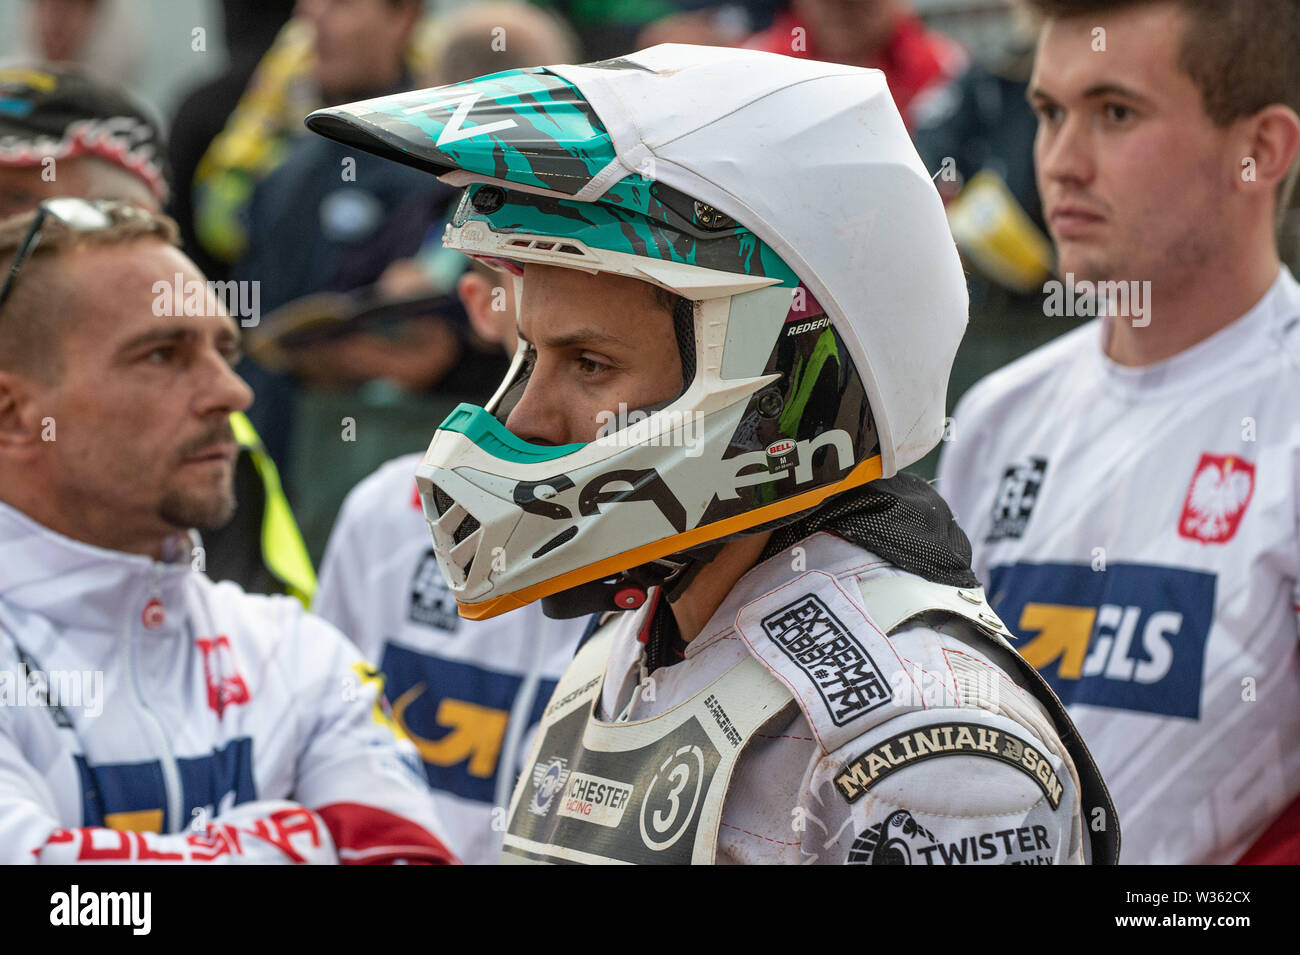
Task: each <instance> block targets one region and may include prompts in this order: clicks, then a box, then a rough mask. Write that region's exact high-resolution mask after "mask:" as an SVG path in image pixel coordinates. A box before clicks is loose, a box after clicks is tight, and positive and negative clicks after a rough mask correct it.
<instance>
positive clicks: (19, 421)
mask: <svg viewBox="0 0 1300 955" xmlns="http://www.w3.org/2000/svg"><path fill="white" fill-rule="evenodd" d="M37 405H38V402H37V401H36V389H35V387H34V385H33V383H32V381H31V379H29V378H26V377H24V376H22V375H18V374H14V373H13V372H8V371H0V457H3V458H9V459H10V460H13V459H15V458H20V459H23V460H26V459H29V458H31V457H32V456H33V455H35V454H36V453H37V452H38V451H39V450H40V447H41V445H42V444H43V443H44V442H46V441H52V440H54V428H55V423H54V421H53V420H51V419H48V418H44V417H42V415H41V413H40V409H39V407H38V406H37Z"/></svg>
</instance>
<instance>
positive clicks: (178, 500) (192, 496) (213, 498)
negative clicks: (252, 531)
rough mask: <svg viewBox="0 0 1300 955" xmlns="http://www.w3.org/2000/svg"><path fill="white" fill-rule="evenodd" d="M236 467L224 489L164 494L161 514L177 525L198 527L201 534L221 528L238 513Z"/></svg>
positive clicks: (159, 514)
mask: <svg viewBox="0 0 1300 955" xmlns="http://www.w3.org/2000/svg"><path fill="white" fill-rule="evenodd" d="M236 507H237V501H236V500H235V490H234V469H233V468H232V469H231V479H230V481H229V482H228V483H227V485H226V486H225V487H223V488H219V489H217V490H216V491H214V492H213V493H212V494H210V495H200V494H196V493H194V492H192V491H191V492H183V491H179V490H175V489H171V490H168V491H167V492H166V493H164V494H163V498H162V501H161V502H160V503H159V505H158V516H159V517H160V518H161V519H162V520H164V521H166V522H167V523H168V524H170V525H172V526H173V527H177V528H181V529H188V528H191V527H192V528H194V529H195V530H197V531H199V532H200V533H209V532H211V531H216V530H220V529H221V528H223V527H225V526H226V525H227V524H229V523H230V519H231V518H232V517H234V516H235V508H236Z"/></svg>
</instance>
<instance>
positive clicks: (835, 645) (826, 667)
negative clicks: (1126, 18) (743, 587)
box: [762, 594, 893, 726]
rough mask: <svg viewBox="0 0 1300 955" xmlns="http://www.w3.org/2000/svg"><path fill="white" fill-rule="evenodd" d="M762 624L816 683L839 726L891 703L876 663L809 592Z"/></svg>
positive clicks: (882, 676)
mask: <svg viewBox="0 0 1300 955" xmlns="http://www.w3.org/2000/svg"><path fill="white" fill-rule="evenodd" d="M762 626H763V632H764V633H766V634H767V636H768V639H769V640H771V641H772V642H773V643H774V644H776V646H777V647H779V648H780V649H781V651H782V652H783V653H784V654H785V655H786V656H787V657H789V658H790V660H791V661H792V662H793V663H794V664H795V666H797V667H799V669H801V670H803V672H804V673H806V674H807V675H808V678H809V679H810V680H812V682H813V685H814V686H816V687H817V690H818V692H819V693H821V697H822V700H823V701H824V702H825V703H826V708H827V709H828V710H830V713H831V721H832V722H834V724H835V725H836V726H843V725H844V724H845V723H848V722H849V721H850V720H853V719H856V718H857V717H859V716H862V715H863V714H865V713H870V712H871V711H872V710H874V709H876V708H877V707H880V706H884V705H885V704H886V703H888V702H889V701H890V700H892V699H893V692H892V691H891V689H890V687H889V681H888V680H886V679H885V677H884V674H882V673H881V672H880V668H879V667H878V666H876V661H875V660H873V659H871V656H870V655H869V654H868V653H867V651H866V650H865V649H864V648H863V646H862V644H861V643H859V642H858V640H857V638H856V637H854V636H853V634H852V633H850V632H849V629H848V627H846V626H844V624H843V623H842V622H841V621H840V619H839V617H837V616H835V614H833V613H831V609H830V608H829V607H827V606H826V604H824V603H823V602H822V601H821V599H820V598H819V597H817V596H816V595H814V594H805V595H804V596H802V597H800V598H799V599H798V600H796V601H795V602H794V603H791V604H786V605H785V606H784V607H782V608H780V609H779V610H777V611H775V612H774V613H770V614H768V615H767V616H766V617H764V618H763V620H762Z"/></svg>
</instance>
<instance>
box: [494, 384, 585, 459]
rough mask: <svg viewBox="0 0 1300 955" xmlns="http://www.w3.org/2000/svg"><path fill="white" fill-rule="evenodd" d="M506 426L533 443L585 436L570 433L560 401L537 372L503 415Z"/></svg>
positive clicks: (568, 440) (552, 442)
mask: <svg viewBox="0 0 1300 955" xmlns="http://www.w3.org/2000/svg"><path fill="white" fill-rule="evenodd" d="M548 391H549V392H550V393H549V394H548ZM506 430H507V431H509V432H510V433H511V434H513V435H514V436H515V437H516V438H521V439H523V440H524V441H529V442H532V443H533V444H545V445H558V444H568V443H569V442H570V441H575V440H585V439H583V438H573V437H571V436H570V435H569V433H568V430H569V429H568V425H567V422H566V418H565V414H564V408H563V403H562V402H561V401H558V400H557V395H555V394H554V389H547V388H545V387H544V385H543V383H542V381H541V379H540V378H538V376H537V375H536V374H534V375H533V377H532V378H530V379H529V380H528V383H527V384H526V385H525V386H524V393H523V395H522V396H521V397H520V398H519V401H518V402H517V403H516V404H515V406H514V408H513V409H512V410H511V412H510V414H509V416H508V417H507V418H506Z"/></svg>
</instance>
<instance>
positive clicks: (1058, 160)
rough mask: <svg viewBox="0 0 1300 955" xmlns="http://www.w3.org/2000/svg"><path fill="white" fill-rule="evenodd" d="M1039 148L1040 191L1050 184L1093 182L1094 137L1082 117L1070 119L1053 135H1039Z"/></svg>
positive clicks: (1071, 117)
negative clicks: (1042, 187)
mask: <svg viewBox="0 0 1300 955" xmlns="http://www.w3.org/2000/svg"><path fill="white" fill-rule="evenodd" d="M1037 145H1038V148H1037V154H1038V155H1037V165H1038V178H1039V182H1040V187H1041V185H1043V184H1046V183H1048V182H1057V183H1082V184H1086V183H1088V182H1090V181H1091V180H1092V177H1093V174H1094V172H1095V168H1094V165H1093V161H1092V137H1091V134H1090V131H1089V129H1088V126H1087V123H1086V122H1085V118H1084V117H1083V116H1080V115H1078V114H1073V115H1070V116H1067V117H1066V119H1065V121H1064V122H1063V123H1061V126H1060V128H1059V129H1057V130H1056V131H1055V133H1053V134H1051V135H1048V134H1047V133H1045V132H1042V131H1040V132H1039V136H1038V144H1037ZM1040 191H1042V190H1041V188H1040Z"/></svg>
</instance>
